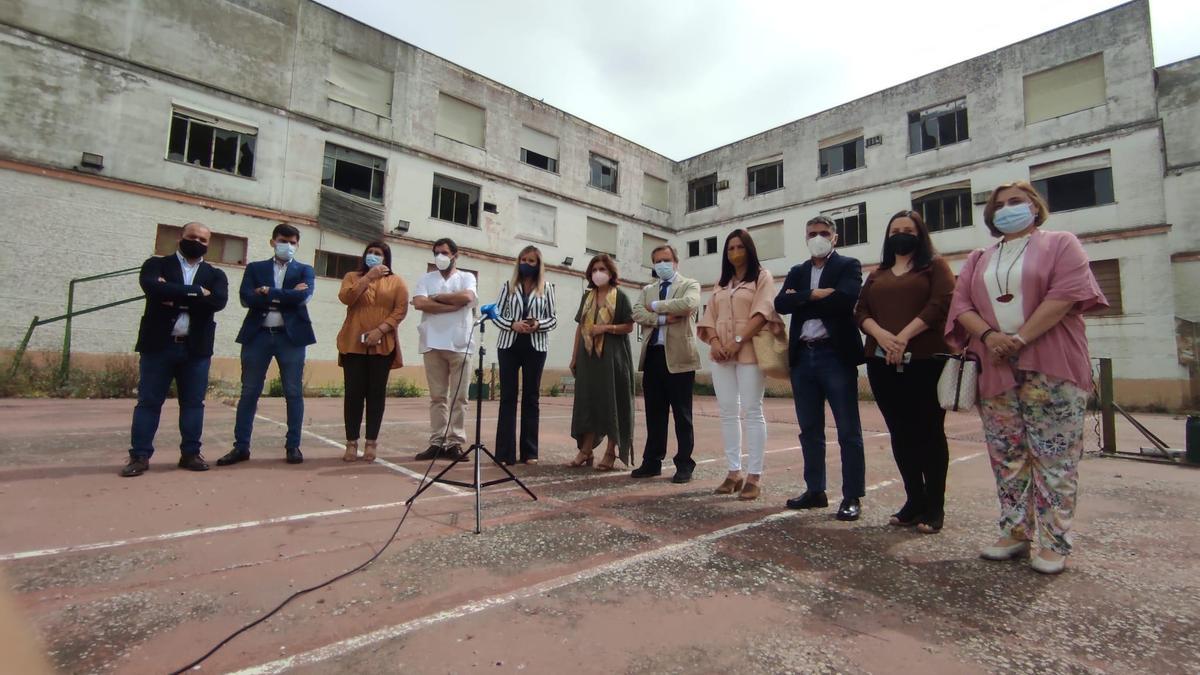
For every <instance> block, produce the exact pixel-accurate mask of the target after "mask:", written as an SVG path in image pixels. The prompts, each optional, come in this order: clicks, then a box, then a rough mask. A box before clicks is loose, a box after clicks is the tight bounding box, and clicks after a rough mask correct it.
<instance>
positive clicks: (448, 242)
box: [430, 237, 458, 255]
mask: <svg viewBox="0 0 1200 675" xmlns="http://www.w3.org/2000/svg"><path fill="white" fill-rule="evenodd" d="M442 244H445V245H446V246H449V247H450V254H451V255H453V254H455V253H458V244H456V243H454V240H453V239H451V238H450V237H442V238H441V239H438V240H437V241H435V242H433V247H432V248H431V249H430V250H431V251H436V250H437V247H439V246H441V245H442Z"/></svg>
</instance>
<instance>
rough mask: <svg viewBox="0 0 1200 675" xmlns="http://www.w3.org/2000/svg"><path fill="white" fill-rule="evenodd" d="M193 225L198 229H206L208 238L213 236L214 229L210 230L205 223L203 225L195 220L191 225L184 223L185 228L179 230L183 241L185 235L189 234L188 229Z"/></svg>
mask: <svg viewBox="0 0 1200 675" xmlns="http://www.w3.org/2000/svg"><path fill="white" fill-rule="evenodd" d="M193 225H195V226H196V227H201V228H204V229H205V230H206V231H207V232H208V236H209V237H211V236H212V228H210V227H209V226H207V225H205V224H204V223H202V222H200V221H198V220H193V221H192V222H190V223H184V224H183V227H181V228H179V238H180V239H183V235H185V234H187V231H188V228H189V227H191V226H193Z"/></svg>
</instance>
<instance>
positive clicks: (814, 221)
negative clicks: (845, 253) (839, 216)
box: [804, 216, 837, 232]
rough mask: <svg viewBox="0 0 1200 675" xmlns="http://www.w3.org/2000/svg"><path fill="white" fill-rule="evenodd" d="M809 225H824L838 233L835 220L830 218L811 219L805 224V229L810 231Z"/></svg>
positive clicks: (817, 217)
mask: <svg viewBox="0 0 1200 675" xmlns="http://www.w3.org/2000/svg"><path fill="white" fill-rule="evenodd" d="M809 225H824V226H825V227H828V228H829V229H831V230H833V231H834V232H837V225H834V224H833V219H832V218H830V217H829V216H815V217H813V218H809V220H808V222H807V223H805V224H804V228H805V229H808V226H809Z"/></svg>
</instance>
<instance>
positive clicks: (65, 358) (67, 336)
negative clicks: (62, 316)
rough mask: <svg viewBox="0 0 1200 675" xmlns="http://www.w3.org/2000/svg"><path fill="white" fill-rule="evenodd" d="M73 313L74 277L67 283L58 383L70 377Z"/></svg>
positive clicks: (64, 382)
mask: <svg viewBox="0 0 1200 675" xmlns="http://www.w3.org/2000/svg"><path fill="white" fill-rule="evenodd" d="M74 313H75V279H72V280H71V283H69V284H67V320H66V323H65V324H64V325H63V348H62V361H60V362H59V366H58V383H59V384H60V385H63V384H66V383H67V380H68V379H69V378H70V377H71V317H72V316H73V315H74Z"/></svg>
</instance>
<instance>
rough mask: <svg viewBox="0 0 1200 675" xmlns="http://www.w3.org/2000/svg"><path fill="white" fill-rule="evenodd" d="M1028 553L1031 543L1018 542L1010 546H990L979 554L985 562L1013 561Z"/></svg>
mask: <svg viewBox="0 0 1200 675" xmlns="http://www.w3.org/2000/svg"><path fill="white" fill-rule="evenodd" d="M1028 552H1029V542H1027V541H1018V542H1017V543H1015V544H1010V545H1008V546H995V545H992V546H988V547H986V548H984V549H983V550H982V551H980V552H979V557H980V558H983V559H984V560H1012V559H1013V558H1016V557H1017V556H1020V555H1024V554H1026V553H1028Z"/></svg>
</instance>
